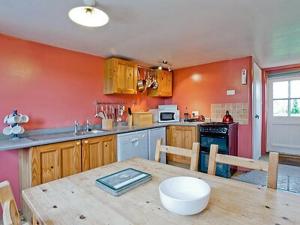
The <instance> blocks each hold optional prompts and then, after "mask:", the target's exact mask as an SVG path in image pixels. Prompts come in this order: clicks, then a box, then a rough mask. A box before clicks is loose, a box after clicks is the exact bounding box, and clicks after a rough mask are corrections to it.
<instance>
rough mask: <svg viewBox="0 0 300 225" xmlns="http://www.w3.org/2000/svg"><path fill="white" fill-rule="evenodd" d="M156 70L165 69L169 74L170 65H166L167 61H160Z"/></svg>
mask: <svg viewBox="0 0 300 225" xmlns="http://www.w3.org/2000/svg"><path fill="white" fill-rule="evenodd" d="M157 69H159V70H163V69H167V70H168V71H169V72H171V71H172V65H171V64H170V63H168V61H167V60H162V61H161V62H159V66H158V67H157Z"/></svg>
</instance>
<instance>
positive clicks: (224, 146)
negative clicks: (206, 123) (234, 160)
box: [200, 133, 229, 154]
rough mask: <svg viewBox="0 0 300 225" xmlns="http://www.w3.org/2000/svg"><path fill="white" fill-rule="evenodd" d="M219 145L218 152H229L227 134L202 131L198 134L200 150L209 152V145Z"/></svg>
mask: <svg viewBox="0 0 300 225" xmlns="http://www.w3.org/2000/svg"><path fill="white" fill-rule="evenodd" d="M212 144H215V145H218V146H219V149H218V153H220V154H229V146H228V144H229V143H228V136H227V135H224V134H212V133H209V134H207V133H202V134H200V145H201V151H204V152H209V150H210V145H212Z"/></svg>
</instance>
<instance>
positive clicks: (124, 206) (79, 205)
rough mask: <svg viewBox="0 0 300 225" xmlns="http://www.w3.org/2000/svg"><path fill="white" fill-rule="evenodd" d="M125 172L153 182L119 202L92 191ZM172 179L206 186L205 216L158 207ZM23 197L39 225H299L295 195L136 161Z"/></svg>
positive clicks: (64, 180) (39, 188) (68, 179)
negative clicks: (195, 180) (162, 186)
mask: <svg viewBox="0 0 300 225" xmlns="http://www.w3.org/2000/svg"><path fill="white" fill-rule="evenodd" d="M126 168H135V169H138V170H141V171H144V172H147V173H150V174H152V180H151V181H149V182H147V183H145V184H143V185H141V186H138V187H136V188H135V189H132V190H130V191H128V192H127V193H125V194H123V195H121V196H119V197H115V196H112V195H111V194H109V193H107V192H105V191H103V190H102V189H100V188H99V187H97V186H96V185H95V181H96V179H98V178H99V177H102V176H105V175H109V174H111V173H114V172H117V171H119V170H122V169H126ZM174 176H191V177H196V178H199V179H202V180H204V181H206V182H207V183H208V184H209V185H210V187H211V195H210V200H209V203H208V206H207V208H206V209H205V210H204V211H202V212H201V213H199V214H196V215H193V216H180V215H176V214H174V213H172V212H169V211H168V210H166V209H165V208H164V207H163V206H162V204H161V202H160V197H159V190H158V187H159V184H160V182H162V181H163V180H165V179H167V178H169V177H174ZM173 188H176V187H173ZM22 195H23V199H24V201H25V202H26V204H27V205H28V207H29V208H30V210H31V211H32V213H33V215H34V216H35V218H36V219H37V220H38V221H39V224H44V225H143V224H145V225H152V224H153V225H166V224H174V225H175V224H178V225H179V224H180V225H196V224H199V225H226V224H228V225H235V224H239V225H246V224H253V225H264V224H272V225H284V224H297V225H299V224H300V195H297V194H293V193H288V192H283V191H278V190H273V189H267V188H266V187H261V186H257V185H253V184H247V183H243V182H239V181H235V180H232V179H225V178H221V177H216V176H211V175H207V174H205V173H200V172H195V171H191V170H188V169H184V168H179V167H175V166H171V165H166V164H162V163H158V162H154V161H149V160H144V159H140V158H133V159H130V160H127V161H122V162H117V163H113V164H110V165H107V166H103V167H99V168H96V169H93V170H89V171H86V172H83V173H79V174H76V175H73V176H69V177H65V178H62V179H59V180H55V181H52V182H49V183H45V184H42V185H38V186H35V187H32V188H29V189H26V190H24V191H23V193H22Z"/></svg>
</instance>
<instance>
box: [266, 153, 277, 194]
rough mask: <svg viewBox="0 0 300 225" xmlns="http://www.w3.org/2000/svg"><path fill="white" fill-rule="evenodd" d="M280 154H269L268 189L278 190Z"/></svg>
mask: <svg viewBox="0 0 300 225" xmlns="http://www.w3.org/2000/svg"><path fill="white" fill-rule="evenodd" d="M278 162H279V154H278V152H270V154H269V168H268V187H269V188H273V189H277V178H278Z"/></svg>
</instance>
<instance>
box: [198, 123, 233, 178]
mask: <svg viewBox="0 0 300 225" xmlns="http://www.w3.org/2000/svg"><path fill="white" fill-rule="evenodd" d="M199 131H200V132H199V134H200V138H199V140H200V146H201V147H200V160H199V171H201V172H205V173H207V169H208V159H209V151H210V145H211V144H216V145H218V146H219V150H218V153H220V154H226V155H235V156H236V155H237V149H238V123H221V122H214V123H204V124H201V125H200V126H199ZM235 170H236V168H235V167H232V166H229V165H225V164H219V163H217V168H216V175H218V176H222V177H227V178H229V177H231V175H232V174H233V173H234V172H235Z"/></svg>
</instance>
